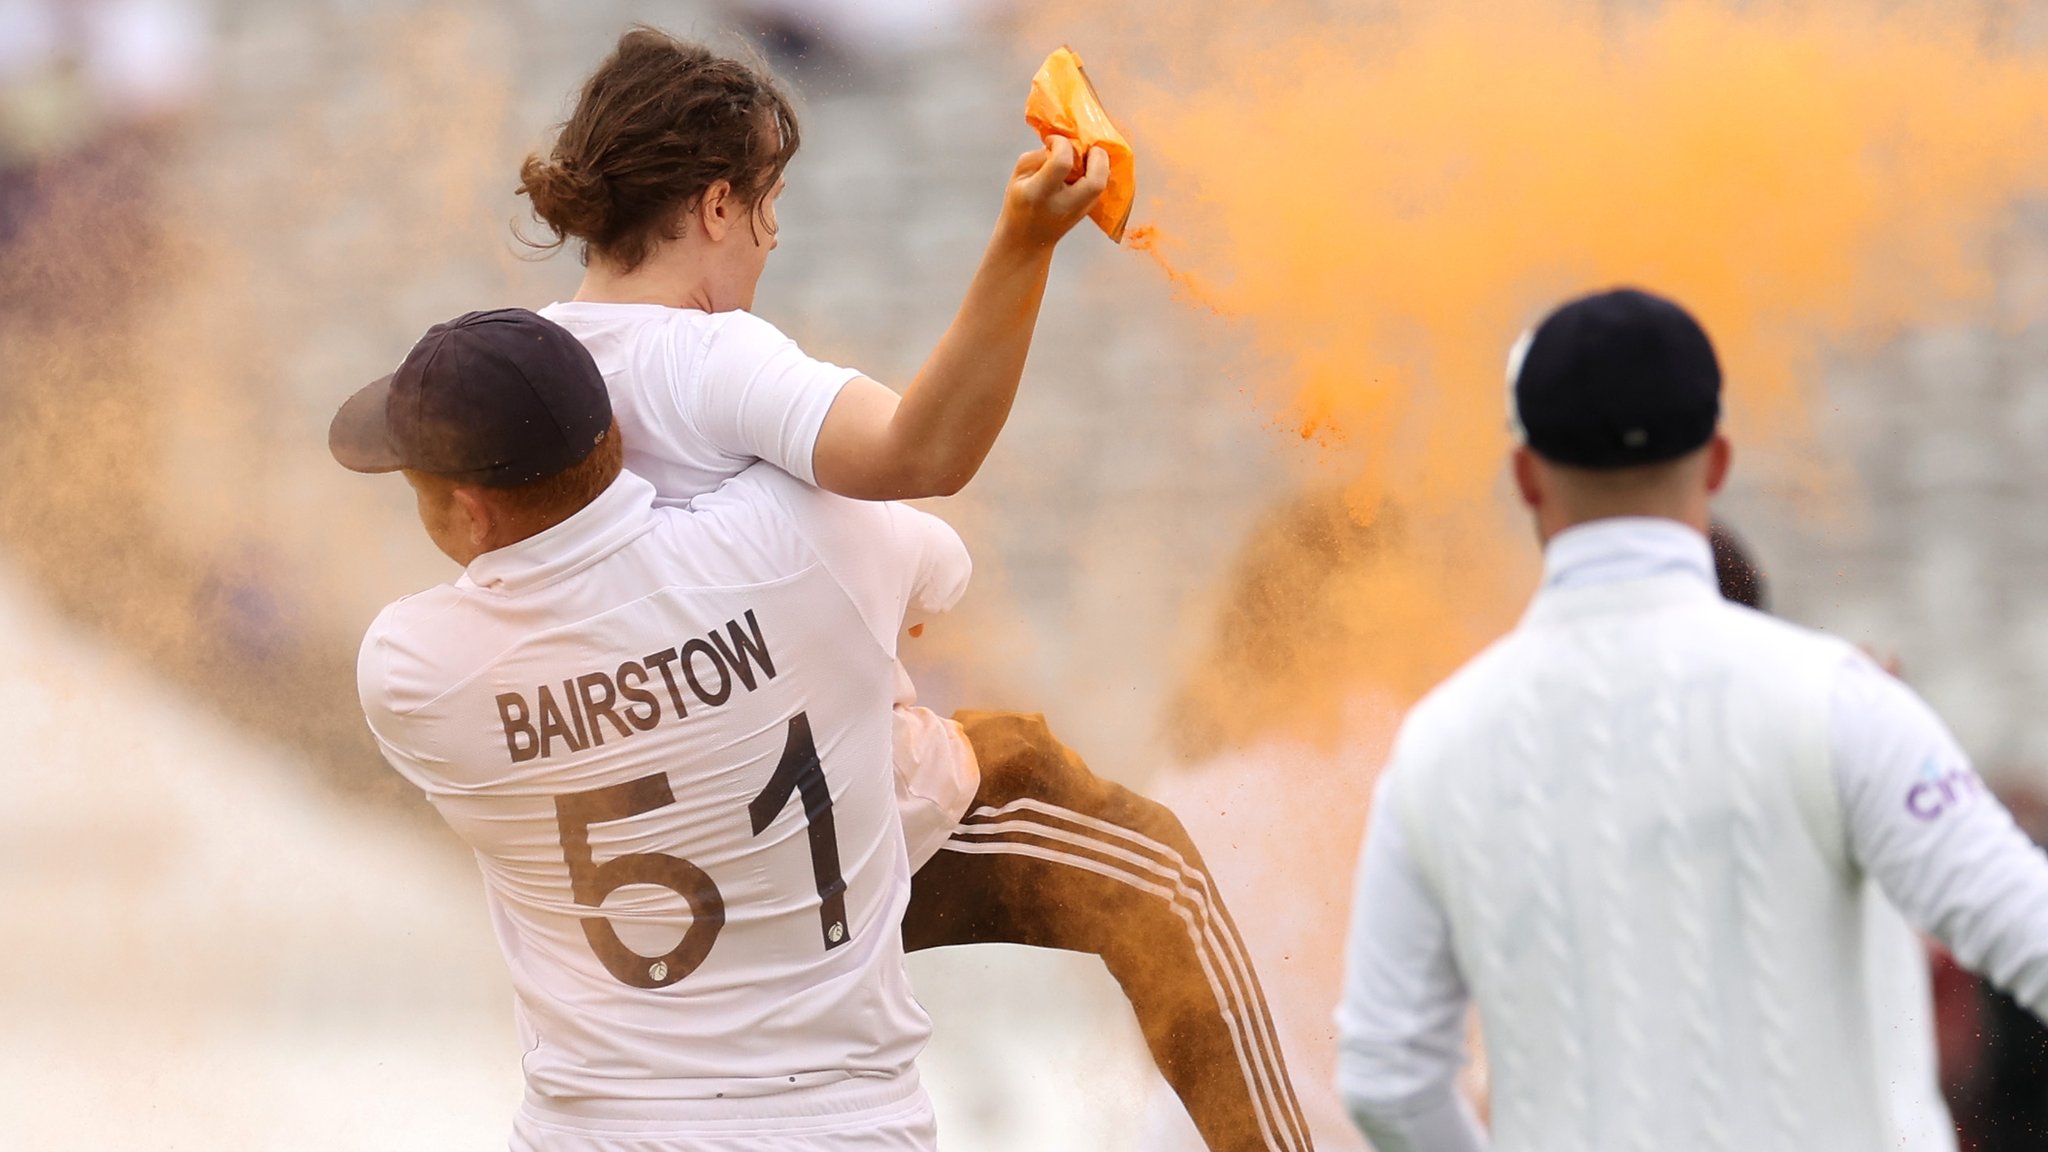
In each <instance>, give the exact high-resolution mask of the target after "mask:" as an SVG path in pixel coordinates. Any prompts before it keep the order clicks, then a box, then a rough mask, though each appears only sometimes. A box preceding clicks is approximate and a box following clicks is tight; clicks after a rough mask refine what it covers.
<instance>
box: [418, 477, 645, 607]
mask: <svg viewBox="0 0 2048 1152" xmlns="http://www.w3.org/2000/svg"><path fill="white" fill-rule="evenodd" d="M653 526H654V485H652V484H650V483H648V482H647V481H645V480H643V479H641V478H640V477H638V476H636V475H634V474H633V473H631V472H627V471H623V470H621V471H620V473H619V475H618V478H617V479H616V480H613V481H612V482H611V486H610V487H608V488H606V489H605V490H604V491H603V492H601V493H599V494H598V497H597V499H595V500H592V501H591V502H590V503H588V504H586V505H584V506H583V508H582V510H580V511H578V512H577V513H576V514H575V515H574V516H571V517H569V518H568V519H567V520H564V521H562V522H561V523H560V524H557V525H555V526H554V527H552V528H549V529H547V530H546V531H544V532H538V533H535V534H534V535H532V536H528V537H527V538H526V539H524V540H521V541H520V542H518V543H517V544H507V545H506V546H505V547H503V548H499V549H497V550H495V551H491V552H486V553H484V554H483V555H481V556H479V557H477V558H476V559H474V560H472V561H470V562H469V567H468V569H466V570H465V571H464V572H463V574H462V577H461V579H459V580H457V581H456V583H457V584H458V585H462V586H467V587H472V588H485V589H489V590H491V591H493V592H521V591H524V590H526V589H528V588H534V587H537V586H539V585H542V584H546V583H548V582H549V581H552V580H556V579H559V578H561V577H563V576H567V575H570V574H571V573H574V572H578V571H581V570H582V569H584V568H586V567H588V566H589V565H591V564H594V563H596V562H597V561H599V560H602V559H604V558H605V557H607V556H609V555H611V554H612V553H614V552H617V551H618V550H619V549H621V548H624V547H625V546H626V545H627V544H630V543H632V542H633V541H634V540H635V539H636V538H638V537H639V536H640V534H641V533H643V532H646V531H647V530H648V529H649V528H652V527H653Z"/></svg>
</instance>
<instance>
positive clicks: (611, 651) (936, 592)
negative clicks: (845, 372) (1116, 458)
mask: <svg viewBox="0 0 2048 1152" xmlns="http://www.w3.org/2000/svg"><path fill="white" fill-rule="evenodd" d="M654 498H655V494H654V489H653V487H652V486H651V485H649V484H648V483H647V482H646V481H645V480H643V479H641V478H640V477H638V476H636V475H634V474H632V473H630V472H627V473H623V474H622V475H621V476H620V477H619V479H618V480H617V481H616V482H615V483H614V484H612V486H611V487H610V488H609V489H607V490H606V491H605V492H604V493H603V494H602V495H601V496H599V497H598V499H597V500H596V501H594V502H593V503H591V504H590V505H589V506H587V507H586V508H584V509H583V510H582V511H580V512H578V513H577V514H576V515H575V516H573V517H571V518H570V519H568V520H566V521H564V522H563V523H561V524H559V525H556V526H555V527H553V528H551V529H549V530H547V531H545V532H543V533H541V534H539V535H537V536H534V537H532V538H530V539H528V540H525V541H522V542H520V543H518V544H514V545H512V546H510V547H507V548H502V549H499V550H497V551H494V552H490V553H486V554H485V555H483V556H480V557H478V558H477V559H476V561H475V562H474V563H472V564H471V565H470V566H469V568H468V570H467V571H466V572H464V574H463V575H462V576H461V578H459V579H457V580H456V581H454V582H453V583H451V584H446V585H442V586H440V587H437V588H434V589H430V590H429V591H426V592H423V593H420V594H418V595H415V596H411V597H408V598H406V599H404V600H401V601H399V602H398V603H396V604H393V605H391V606H390V607H389V608H387V609H385V611H384V612H383V614H382V615H380V616H379V617H378V618H377V621H376V623H375V624H373V625H372V626H371V628H370V631H369V634H368V635H367V636H366V637H365V639H364V641H363V650H362V656H361V662H360V667H359V681H360V690H361V695H362V701H363V708H364V711H365V712H366V713H367V715H368V717H369V721H370V726H371V728H372V730H373V731H374V732H375V734H376V736H377V739H378V741H379V743H380V744H381V745H382V747H383V750H384V752H385V755H386V756H387V757H388V758H389V759H390V760H391V763H392V764H393V765H394V766H395V767H396V768H397V769H398V770H399V771H400V772H401V773H403V774H404V775H405V776H406V778H407V779H409V780H410V781H412V782H413V783H414V784H416V785H418V786H419V787H420V788H422V789H424V790H425V791H426V793H427V796H428V798H429V799H430V800H432V802H433V803H434V805H435V807H436V808H437V809H439V811H440V812H441V814H442V816H443V817H444V818H446V820H447V821H448V823H449V825H450V826H451V827H452V828H453V829H454V830H455V832H456V833H457V834H458V835H459V836H461V837H462V838H463V839H464V840H465V841H466V842H468V843H469V845H470V846H471V847H472V848H473V849H474V850H475V853H476V858H477V862H478V864H479V866H480V868H481V869H482V872H483V878H484V886H485V892H486V899H487V901H488V903H489V906H490V912H491V917H492V921H493V924H494V926H495V930H496V932H497V935H498V940H499V945H500V947H501V948H502V950H503V952H504V955H505V960H506V963H507V965H508V966H509V967H510V969H511V974H512V981H513V987H514V989H515V991H516V993H517V1005H516V1007H517V1019H518V1024H519V1028H520V1032H521V1035H522V1038H523V1040H524V1042H525V1045H526V1047H527V1048H528V1051H527V1053H526V1056H525V1058H524V1061H523V1065H524V1071H525V1076H526V1082H527V1089H528V1100H529V1103H530V1107H531V1110H532V1111H533V1113H534V1117H533V1118H534V1120H535V1122H536V1123H541V1122H543V1121H545V1123H546V1124H549V1125H553V1126H554V1128H555V1129H559V1128H560V1127H562V1126H563V1125H564V1124H573V1121H574V1119H575V1118H578V1117H582V1118H587V1119H588V1120H589V1121H591V1123H592V1125H593V1126H602V1125H603V1124H615V1123H630V1124H633V1125H636V1126H638V1127H636V1128H635V1130H636V1131H642V1132H645V1131H647V1130H649V1129H648V1128H647V1127H646V1126H647V1125H653V1127H654V1128H658V1129H661V1130H662V1131H667V1130H668V1128H667V1125H669V1124H673V1126H674V1131H675V1132H676V1133H679V1134H682V1135H687V1134H688V1133H690V1132H692V1131H697V1130H700V1129H703V1130H711V1129H715V1130H718V1131H725V1132H730V1131H732V1130H733V1129H734V1127H735V1126H739V1127H741V1128H745V1129H747V1130H749V1131H751V1130H754V1126H755V1125H763V1126H766V1127H769V1128H773V1127H775V1125H776V1124H777V1122H778V1121H781V1120H785V1119H786V1120H787V1121H788V1122H789V1123H790V1124H791V1125H796V1126H800V1127H804V1128H805V1130H806V1131H809V1130H811V1129H813V1128H815V1127H816V1126H817V1125H818V1124H819V1123H820V1119H819V1118H820V1117H829V1116H831V1115H835V1114H842V1113H844V1114H847V1115H849V1116H851V1115H858V1116H860V1117H864V1118H867V1119H872V1118H873V1117H875V1116H877V1115H892V1116H898V1115H901V1114H903V1109H902V1108H898V1107H897V1105H899V1104H903V1103H904V1102H906V1101H911V1100H913V1099H915V1098H918V1097H919V1096H920V1095H921V1091H922V1090H921V1089H920V1088H919V1087H918V1085H917V1080H916V1072H915V1068H914V1063H913V1062H914V1060H915V1058H916V1055H917V1053H918V1051H919V1050H920V1049H921V1048H922V1047H923V1045H924V1043H925V1039H926V1037H927V1034H928V1032H929V1022H928V1021H927V1019H926V1017H925V1014H924V1012H923V1010H922V1009H921V1008H920V1007H919V1006H918V1004H917V1002H916V1000H915V999H914V998H913V997H912V995H911V988H910V984H909V980H908V977H907V975H906V973H905V971H904V966H903V948H902V941H901V935H900V932H899V930H898V925H899V923H900V921H901V917H902V914H903V909H904V906H905V904H906V902H907V901H908V899H909V890H910V887H909V886H910V869H909V863H908V860H907V859H906V857H905V853H904V845H903V835H902V830H901V827H900V825H899V823H898V817H897V810H896V805H895V803H894V795H893V788H892V776H893V772H892V770H891V766H890V741H891V734H890V723H889V710H888V705H889V700H890V697H891V694H892V693H893V692H894V690H895V671H894V667H893V663H894V661H893V657H894V644H895V632H896V622H897V621H899V620H900V619H901V618H902V614H903V612H904V610H905V609H906V608H907V607H909V606H910V605H911V604H912V603H913V602H917V603H920V604H921V605H922V606H923V607H924V608H926V609H928V610H933V611H941V610H944V609H945V608H947V607H950V605H951V603H952V602H953V600H955V599H956V598H957V597H958V596H959V594H960V592H961V590H962V588H963V587H964V585H965V582H966V577H967V556H966V551H965V549H964V548H963V547H961V545H960V542H959V539H958V537H957V536H955V535H954V534H953V532H952V530H951V529H949V528H947V527H946V526H945V525H944V524H943V523H942V522H940V521H938V520H937V519H935V518H933V517H930V516H926V515H924V514H922V513H919V512H916V511H914V510H911V509H908V508H904V507H902V506H900V505H893V504H869V503H861V502H857V501H851V500H844V499H841V498H839V497H836V496H832V495H830V494H828V493H823V492H820V491H818V490H816V489H814V488H811V487H808V486H807V485H804V484H802V483H800V482H798V481H797V480H795V479H792V478H791V477H789V476H787V475H785V474H783V473H781V472H778V471H776V470H774V469H772V468H769V467H766V466H757V467H755V468H752V469H749V470H748V471H747V472H746V473H744V474H742V475H741V476H740V477H738V478H736V479H734V480H732V481H730V482H728V483H727V484H725V485H724V486H723V487H721V488H720V489H719V490H718V491H716V492H714V493H712V494H710V495H707V496H704V497H702V498H700V499H698V500H696V501H694V502H693V503H692V504H691V505H690V506H689V507H688V508H683V509H678V508H657V507H656V506H655V505H654ZM813 751H814V752H815V758H813V757H812V756H811V753H812V752H813ZM821 786H822V787H821ZM828 833H829V834H828ZM918 1110H919V1109H916V1108H912V1109H911V1111H912V1112H917V1111H918ZM565 1118H566V1119H565ZM914 1120H915V1117H914V1116H912V1117H910V1118H909V1119H908V1120H905V1121H904V1122H905V1123H911V1122H913V1121H914ZM862 1122H864V1123H865V1122H867V1120H866V1119H864V1120H863V1121H862ZM550 1130H554V1129H550ZM679 1138H680V1137H679ZM593 1139H594V1138H593ZM583 1146H584V1145H582V1144H560V1143H558V1144H551V1145H550V1147H578V1148H580V1147H583ZM664 1146H665V1147H666V1146H668V1145H664ZM674 1146H675V1147H679V1148H681V1147H694V1145H690V1144H688V1143H678V1144H676V1145H674ZM804 1146H805V1147H828V1146H831V1145H830V1143H829V1141H827V1142H826V1143H824V1144H816V1143H805V1144H804Z"/></svg>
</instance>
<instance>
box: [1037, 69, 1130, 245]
mask: <svg viewBox="0 0 2048 1152" xmlns="http://www.w3.org/2000/svg"><path fill="white" fill-rule="evenodd" d="M1024 122H1025V123H1027V124H1029V125H1031V126H1032V127H1033V128H1036V129H1038V135H1039V138H1040V139H1042V140H1044V141H1046V142H1047V143H1051V142H1052V138H1053V137H1055V136H1065V137H1066V138H1067V139H1069V140H1072V141H1073V142H1074V151H1075V155H1074V171H1073V173H1072V174H1071V175H1069V176H1068V177H1067V183H1069V184H1071V183H1073V182H1074V181H1076V180H1079V179H1080V178H1081V174H1082V172H1084V171H1085V170H1086V168H1087V164H1088V150H1089V149H1090V148H1100V149H1102V150H1103V151H1104V152H1107V153H1109V187H1107V188H1105V189H1103V192H1102V199H1100V200H1097V201H1096V202H1095V207H1094V208H1092V209H1090V210H1089V212H1088V216H1089V218H1090V219H1092V220H1094V221H1095V222H1096V223H1097V224H1099V225H1101V226H1102V230H1103V231H1104V232H1106V233H1108V234H1109V238H1110V239H1111V240H1112V241H1114V242H1116V243H1118V244H1121V243H1123V239H1124V225H1126V224H1128V223H1130V221H1131V205H1132V204H1134V203H1136V201H1137V197H1138V157H1137V154H1136V153H1134V152H1132V151H1131V142H1130V141H1129V140H1126V139H1124V134H1123V133H1122V132H1121V131H1119V130H1118V129H1117V126H1116V124H1115V122H1113V121H1111V120H1110V118H1109V113H1107V112H1105V111H1103V110H1102V98H1101V97H1099V96H1097V95H1096V94H1095V85H1093V84H1090V83H1089V82H1088V73H1086V72H1084V71H1082V70H1081V57H1080V56H1078V55H1076V54H1075V52H1074V50H1073V49H1072V48H1060V49H1058V50H1056V51H1055V52H1053V54H1052V55H1050V56H1047V57H1046V58H1045V63H1044V64H1041V65H1040V66H1039V68H1038V75H1036V76H1033V77H1032V78H1031V95H1030V96H1029V97H1027V98H1026V99H1025V101H1024Z"/></svg>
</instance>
